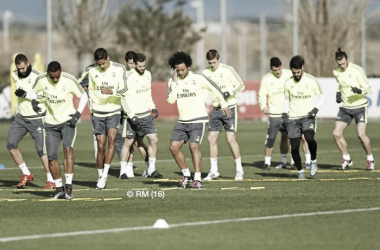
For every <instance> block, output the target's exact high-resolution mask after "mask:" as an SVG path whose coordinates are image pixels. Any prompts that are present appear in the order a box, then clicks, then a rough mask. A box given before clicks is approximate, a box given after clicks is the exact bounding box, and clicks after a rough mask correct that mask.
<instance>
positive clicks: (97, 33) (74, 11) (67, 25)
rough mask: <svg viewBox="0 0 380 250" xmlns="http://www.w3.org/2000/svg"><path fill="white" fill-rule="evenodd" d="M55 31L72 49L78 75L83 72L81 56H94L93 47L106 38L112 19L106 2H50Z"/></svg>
mask: <svg viewBox="0 0 380 250" xmlns="http://www.w3.org/2000/svg"><path fill="white" fill-rule="evenodd" d="M53 3H54V7H55V14H56V15H54V16H55V20H54V21H55V26H54V27H55V28H56V29H57V30H58V31H61V33H62V34H63V35H64V37H65V41H66V42H67V44H68V45H69V46H71V47H72V48H74V49H75V51H76V59H77V60H78V74H79V73H80V72H81V71H83V69H84V68H85V67H86V65H83V56H84V55H86V54H88V53H90V54H91V55H92V53H93V52H94V49H95V46H96V44H98V43H99V41H102V39H104V38H105V37H106V36H107V32H105V31H107V28H108V27H111V25H112V19H111V17H110V15H108V13H107V5H108V0H60V1H54V2H53Z"/></svg>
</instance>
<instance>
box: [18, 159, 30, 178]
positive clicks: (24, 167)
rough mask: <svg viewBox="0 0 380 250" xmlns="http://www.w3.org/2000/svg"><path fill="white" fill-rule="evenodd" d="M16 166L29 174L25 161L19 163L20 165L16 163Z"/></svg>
mask: <svg viewBox="0 0 380 250" xmlns="http://www.w3.org/2000/svg"><path fill="white" fill-rule="evenodd" d="M18 167H19V168H20V169H21V171H22V174H25V175H30V172H29V169H28V167H27V166H26V164H25V162H23V163H21V165H18Z"/></svg>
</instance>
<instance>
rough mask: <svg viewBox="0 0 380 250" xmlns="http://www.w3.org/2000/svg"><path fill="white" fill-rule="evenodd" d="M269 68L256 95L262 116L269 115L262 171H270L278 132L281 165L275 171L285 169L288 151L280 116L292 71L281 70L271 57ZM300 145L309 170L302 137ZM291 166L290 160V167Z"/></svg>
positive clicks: (306, 152)
mask: <svg viewBox="0 0 380 250" xmlns="http://www.w3.org/2000/svg"><path fill="white" fill-rule="evenodd" d="M269 66H270V70H271V71H270V72H268V73H267V74H266V75H264V76H263V77H262V79H261V82H260V90H259V95H258V99H259V106H260V109H261V110H262V111H263V112H264V114H267V115H269V121H268V131H267V136H266V140H265V159H264V166H263V170H269V169H270V166H271V159H272V152H273V146H274V143H275V141H276V137H277V133H278V131H280V132H281V142H280V152H281V163H280V164H279V165H278V166H276V169H281V168H286V154H287V153H288V151H289V146H288V132H287V131H286V127H285V126H281V115H282V111H283V105H284V99H285V94H284V84H285V81H286V80H288V79H289V78H290V77H292V71H291V70H289V69H283V68H282V62H281V60H280V59H279V58H278V57H272V58H271V59H270V64H269ZM267 103H268V104H267ZM302 145H303V150H304V152H305V158H306V164H305V168H306V169H310V152H309V148H308V146H307V142H306V140H305V137H304V136H303V135H302ZM293 164H294V163H293V159H292V162H291V165H293Z"/></svg>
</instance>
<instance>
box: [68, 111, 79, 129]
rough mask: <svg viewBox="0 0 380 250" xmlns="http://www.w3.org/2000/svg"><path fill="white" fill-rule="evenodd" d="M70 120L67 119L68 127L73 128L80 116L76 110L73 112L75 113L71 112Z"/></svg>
mask: <svg viewBox="0 0 380 250" xmlns="http://www.w3.org/2000/svg"><path fill="white" fill-rule="evenodd" d="M70 116H71V120H70V121H69V124H70V127H72V128H75V125H77V122H78V120H79V118H80V116H81V113H79V112H78V111H77V112H75V114H71V115H70Z"/></svg>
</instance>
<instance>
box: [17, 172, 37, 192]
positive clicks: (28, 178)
mask: <svg viewBox="0 0 380 250" xmlns="http://www.w3.org/2000/svg"><path fill="white" fill-rule="evenodd" d="M33 179H34V176H33V174H32V173H30V175H26V174H23V175H21V177H20V182H19V184H17V188H20V189H24V188H25V184H26V183H27V182H28V181H32V180H33Z"/></svg>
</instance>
